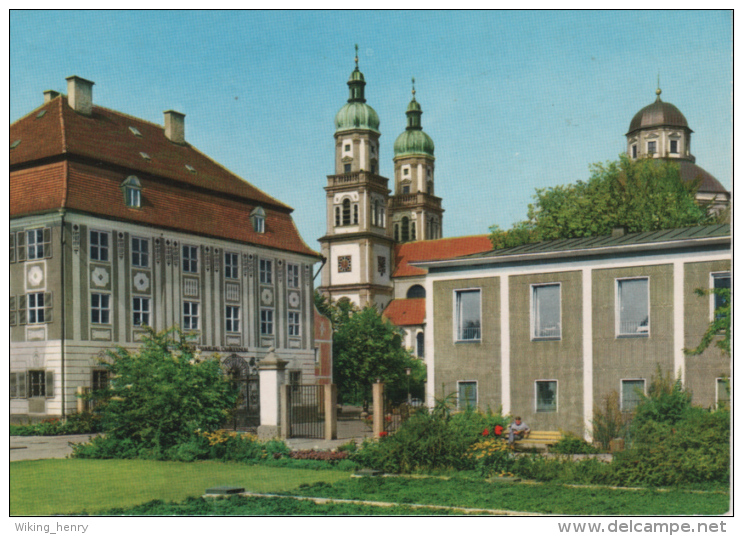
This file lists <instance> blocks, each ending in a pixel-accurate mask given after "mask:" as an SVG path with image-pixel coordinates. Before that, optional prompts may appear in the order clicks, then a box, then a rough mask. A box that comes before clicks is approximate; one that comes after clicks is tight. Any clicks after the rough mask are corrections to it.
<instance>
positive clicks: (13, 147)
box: [10, 140, 21, 149]
mask: <svg viewBox="0 0 743 536" xmlns="http://www.w3.org/2000/svg"><path fill="white" fill-rule="evenodd" d="M20 144H21V140H15V141H14V142H13V143H11V144H10V148H11V149H15V148H16V147H18V146H19V145H20Z"/></svg>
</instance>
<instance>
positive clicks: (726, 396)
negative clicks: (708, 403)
mask: <svg viewBox="0 0 743 536" xmlns="http://www.w3.org/2000/svg"><path fill="white" fill-rule="evenodd" d="M716 384H717V393H716V396H715V398H716V400H717V407H718V408H720V409H722V408H730V378H717V381H716Z"/></svg>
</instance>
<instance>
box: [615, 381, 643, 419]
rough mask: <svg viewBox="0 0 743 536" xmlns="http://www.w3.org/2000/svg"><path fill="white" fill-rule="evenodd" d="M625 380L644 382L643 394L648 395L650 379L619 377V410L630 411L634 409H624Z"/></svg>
mask: <svg viewBox="0 0 743 536" xmlns="http://www.w3.org/2000/svg"><path fill="white" fill-rule="evenodd" d="M624 382H642V394H643V395H645V396H648V381H647V379H646V378H620V379H619V411H621V412H628V411H634V409H635V408H632V409H624Z"/></svg>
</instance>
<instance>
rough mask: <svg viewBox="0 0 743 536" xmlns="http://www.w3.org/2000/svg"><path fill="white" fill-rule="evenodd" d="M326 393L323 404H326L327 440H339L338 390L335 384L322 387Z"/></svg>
mask: <svg viewBox="0 0 743 536" xmlns="http://www.w3.org/2000/svg"><path fill="white" fill-rule="evenodd" d="M322 389H323V390H324V392H325V395H324V396H323V402H324V403H325V439H326V440H328V441H329V440H331V439H338V412H337V411H336V407H337V406H338V389H337V388H336V386H335V384H332V383H329V384H325V385H323V386H322Z"/></svg>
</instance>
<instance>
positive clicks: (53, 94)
mask: <svg viewBox="0 0 743 536" xmlns="http://www.w3.org/2000/svg"><path fill="white" fill-rule="evenodd" d="M57 97H59V91H54V90H53V89H47V90H46V91H45V92H44V104H46V103H47V102H49V101H52V100H54V99H56V98H57Z"/></svg>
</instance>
